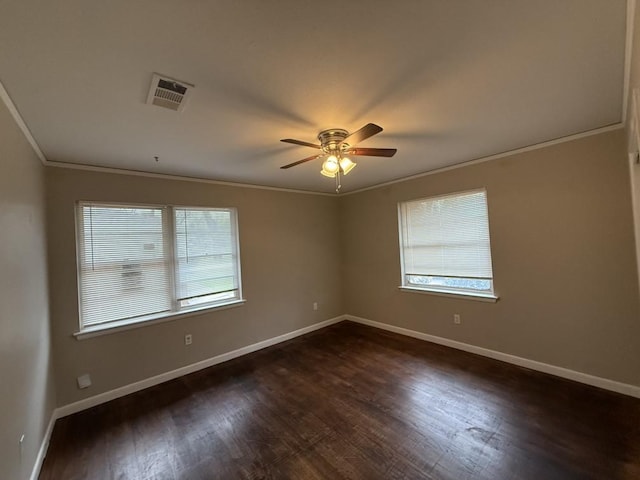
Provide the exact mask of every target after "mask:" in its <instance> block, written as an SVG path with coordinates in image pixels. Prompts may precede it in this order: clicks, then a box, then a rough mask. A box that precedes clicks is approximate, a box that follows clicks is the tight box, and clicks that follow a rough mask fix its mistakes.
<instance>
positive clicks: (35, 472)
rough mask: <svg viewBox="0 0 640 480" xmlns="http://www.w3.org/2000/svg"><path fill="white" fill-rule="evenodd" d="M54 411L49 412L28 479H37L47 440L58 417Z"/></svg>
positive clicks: (46, 447) (49, 438)
mask: <svg viewBox="0 0 640 480" xmlns="http://www.w3.org/2000/svg"><path fill="white" fill-rule="evenodd" d="M56 411H57V410H54V411H53V412H51V418H50V419H49V424H48V425H47V429H46V430H45V432H44V436H43V437H42V442H40V449H39V450H38V456H36V461H35V463H34V464H33V469H32V470H31V475H30V476H29V480H38V476H39V475H40V470H41V469H42V463H43V462H44V457H45V456H46V455H47V449H48V448H49V441H50V440H51V434H52V433H53V425H54V424H55V423H56V420H57V419H58V417H57V416H56Z"/></svg>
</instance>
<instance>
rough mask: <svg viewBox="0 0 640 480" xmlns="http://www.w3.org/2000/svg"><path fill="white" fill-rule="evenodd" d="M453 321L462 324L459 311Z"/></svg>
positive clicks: (454, 315)
mask: <svg viewBox="0 0 640 480" xmlns="http://www.w3.org/2000/svg"><path fill="white" fill-rule="evenodd" d="M453 323H455V324H456V325H460V324H461V323H462V320H460V314H459V313H454V314H453Z"/></svg>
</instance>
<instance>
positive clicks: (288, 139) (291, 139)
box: [280, 138, 322, 148]
mask: <svg viewBox="0 0 640 480" xmlns="http://www.w3.org/2000/svg"><path fill="white" fill-rule="evenodd" d="M280 141H281V142H285V143H293V144H294V145H302V146H303V147H311V148H322V147H321V146H320V145H316V144H315V143H309V142H303V141H302V140H294V139H293V138H283V139H282V140H280Z"/></svg>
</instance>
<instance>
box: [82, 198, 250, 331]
mask: <svg viewBox="0 0 640 480" xmlns="http://www.w3.org/2000/svg"><path fill="white" fill-rule="evenodd" d="M89 206H96V207H104V208H109V207H114V208H132V209H135V208H140V209H144V208H155V209H162V210H163V214H162V216H163V218H162V229H163V232H162V233H163V237H165V243H166V244H167V245H165V247H166V252H165V254H164V257H165V262H166V263H165V267H166V270H167V274H168V280H169V283H170V287H171V289H170V292H171V297H170V298H169V299H168V300H169V302H170V304H171V307H170V310H169V311H163V312H159V313H154V314H149V315H141V316H138V317H134V318H123V319H118V320H110V321H106V322H102V323H97V324H94V325H84V323H83V318H82V303H81V302H82V271H81V270H82V263H81V258H82V249H83V248H84V243H83V240H84V235H83V232H82V229H83V224H82V222H81V221H80V219H81V217H82V211H83V208H84V207H89ZM176 209H186V210H204V211H224V212H229V213H230V214H231V221H230V224H231V236H232V251H233V254H234V256H235V262H234V270H235V274H236V278H237V284H238V288H237V292H238V293H237V295H236V296H234V297H233V298H230V299H222V300H220V301H215V302H209V303H206V304H202V305H194V306H190V307H180V305H179V304H180V302H179V300H178V284H177V282H178V279H179V273H178V257H177V255H178V249H177V239H176V235H177V231H176V221H175V214H176ZM74 224H75V230H76V231H75V237H74V238H75V249H76V280H77V296H78V329H79V330H78V331H77V332H76V333H74V336H75V337H76V338H78V339H83V338H89V337H93V336H97V335H102V334H104V333H110V332H112V331H120V330H129V329H132V328H138V327H143V326H147V325H151V324H154V323H161V322H166V321H170V320H174V319H178V318H183V317H189V316H193V315H198V314H202V313H206V312H208V311H213V310H224V309H227V308H233V307H237V306H241V305H243V304H244V303H245V302H246V300H245V299H244V297H243V293H242V269H241V266H242V262H241V259H240V230H239V225H238V209H237V208H236V207H207V206H190V205H176V204H150V203H130V202H101V201H92V200H80V201H77V202H75V208H74Z"/></svg>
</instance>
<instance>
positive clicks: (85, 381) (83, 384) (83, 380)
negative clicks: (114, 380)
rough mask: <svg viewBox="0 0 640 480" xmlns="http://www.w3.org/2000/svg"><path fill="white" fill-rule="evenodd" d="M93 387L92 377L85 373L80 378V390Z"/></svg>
mask: <svg viewBox="0 0 640 480" xmlns="http://www.w3.org/2000/svg"><path fill="white" fill-rule="evenodd" d="M90 386H91V375H89V374H88V373H85V374H84V375H80V376H79V377H78V388H88V387H90Z"/></svg>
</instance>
